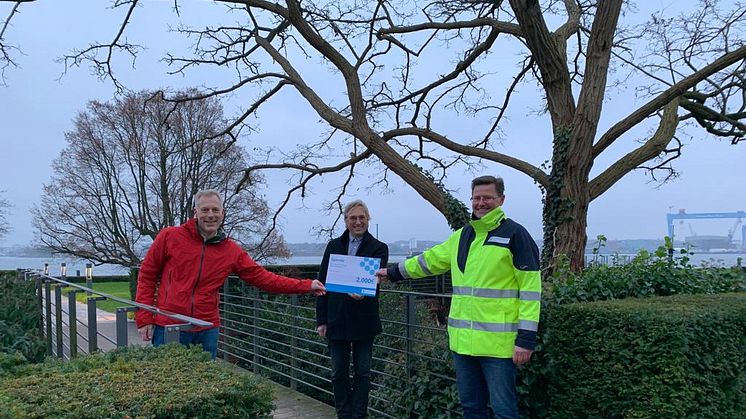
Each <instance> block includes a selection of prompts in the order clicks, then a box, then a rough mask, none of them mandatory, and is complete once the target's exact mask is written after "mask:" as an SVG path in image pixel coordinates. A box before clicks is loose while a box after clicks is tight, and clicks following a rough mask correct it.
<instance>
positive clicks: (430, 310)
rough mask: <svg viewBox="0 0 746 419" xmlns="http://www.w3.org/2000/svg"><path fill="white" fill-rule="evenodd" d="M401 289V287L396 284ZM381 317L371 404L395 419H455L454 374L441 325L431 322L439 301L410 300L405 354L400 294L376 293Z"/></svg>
mask: <svg viewBox="0 0 746 419" xmlns="http://www.w3.org/2000/svg"><path fill="white" fill-rule="evenodd" d="M396 289H397V291H406V290H407V287H406V286H400V285H397V286H396ZM380 302H381V318H382V319H385V320H384V327H383V328H384V333H383V335H381V336H379V337H378V338H376V345H377V346H378V347H379V348H380V351H378V352H375V353H374V358H383V359H384V360H385V361H384V362H378V363H375V364H374V365H375V368H374V369H375V370H377V371H380V372H381V373H380V374H378V375H377V376H376V378H375V380H376V382H377V383H378V386H376V387H375V388H374V389H373V391H372V392H371V402H370V405H371V408H372V409H377V410H379V411H382V412H386V413H388V414H390V415H393V416H395V417H418V418H428V419H430V418H434V419H435V418H438V419H446V418H460V417H462V415H463V414H462V412H461V408H460V403H459V399H458V389H457V386H456V380H455V378H456V374H455V372H454V369H453V361H452V358H451V351H450V350H449V349H448V335H447V333H446V330H445V325H443V324H441V325H438V324H436V321H435V319H436V318H437V316H436V315H435V314H434V311H436V310H437V309H438V308H441V306H440V305H439V304H440V303H443V301H439V299H437V298H423V297H419V299H418V300H417V301H416V303H415V305H414V306H415V313H414V316H415V317H416V322H415V323H416V325H417V326H416V327H414V328H413V329H412V330H411V332H412V333H413V339H412V348H411V353H409V354H407V345H406V336H407V330H406V324H407V318H406V298H404V296H403V295H401V294H394V293H381V297H380Z"/></svg>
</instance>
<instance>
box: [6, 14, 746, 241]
mask: <svg viewBox="0 0 746 419" xmlns="http://www.w3.org/2000/svg"><path fill="white" fill-rule="evenodd" d="M72 3H74V6H73V4H72ZM689 3H693V2H691V1H678V2H674V1H668V2H666V1H659V0H655V1H650V2H649V5H650V7H656V8H657V7H666V8H670V7H673V6H672V5H673V4H677V5H679V6H681V5H685V4H689ZM103 4H108V2H104V1H102V0H96V1H93V0H76V1H75V2H61V1H54V0H39V1H37V2H34V3H28V4H24V5H22V6H21V7H20V11H21V14H20V15H18V16H16V18H14V20H13V22H12V26H11V27H10V28H8V30H7V31H6V34H5V36H6V42H9V43H12V44H14V45H16V46H18V47H19V48H20V50H21V51H22V54H21V53H17V54H16V55H15V59H16V61H17V63H18V64H19V66H20V68H15V69H9V70H8V71H7V72H6V79H5V81H6V84H7V85H6V86H4V87H3V86H0V104H2V111H1V112H0V127H2V130H0V143H1V144H2V149H1V150H2V156H3V159H2V164H0V190H5V191H6V193H5V194H4V195H5V197H6V198H7V199H8V200H9V201H10V202H11V203H12V204H13V205H14V207H13V208H12V209H11V210H10V221H11V224H12V225H13V228H14V232H13V233H12V234H11V235H10V236H9V237H7V238H6V239H5V240H4V241H2V242H0V245H10V244H27V243H29V242H30V241H31V240H32V239H33V232H32V227H31V223H30V218H31V217H30V214H29V210H30V208H31V207H32V206H33V205H34V204H37V203H38V202H39V195H40V193H41V190H42V185H43V184H44V183H45V182H48V181H49V179H50V176H51V168H50V163H51V162H52V160H53V159H55V158H56V157H58V156H59V154H60V151H61V150H62V149H63V147H64V146H65V140H64V133H65V132H66V131H69V130H71V129H72V120H73V118H74V116H75V115H76V113H77V112H79V111H81V110H83V109H84V107H85V104H86V102H88V101H90V100H93V99H97V100H109V99H111V98H112V97H113V95H114V89H113V86H112V85H111V83H110V82H101V81H99V80H98V79H97V78H96V77H95V76H93V75H91V74H90V72H89V69H88V68H73V69H71V70H70V71H68V72H67V74H65V75H64V76H61V73H62V71H63V69H64V68H63V66H62V64H60V63H59V62H55V60H56V59H57V58H59V57H60V56H61V55H63V54H64V53H66V52H69V51H70V50H71V49H73V48H80V47H85V46H86V45H87V44H88V43H89V42H91V41H107V40H110V39H112V37H113V36H114V34H115V32H116V30H117V28H118V23H119V19H120V18H121V15H122V12H123V11H124V10H115V11H112V10H110V9H107V8H105V7H103ZM143 4H144V6H145V7H142V8H139V9H137V10H136V12H135V15H134V17H133V26H132V27H131V28H130V29H129V31H128V36H129V39H130V40H131V41H133V42H138V43H142V44H144V45H146V46H147V47H148V48H149V49H148V50H147V51H146V52H144V53H143V54H142V55H141V56H140V57H139V58H138V60H137V62H136V63H135V68H134V69H133V68H131V65H130V64H131V62H130V61H128V60H127V59H126V57H124V56H121V55H120V56H117V57H116V58H115V61H114V62H115V70H116V72H117V74H118V75H119V77H121V79H122V81H123V82H124V84H125V85H126V86H127V87H128V88H129V89H132V90H140V89H156V88H180V87H186V86H204V85H206V86H214V85H217V84H220V83H221V80H220V77H221V74H220V73H219V72H216V71H209V70H207V69H205V70H198V71H195V72H192V73H189V74H188V75H187V76H167V75H166V74H165V72H166V71H167V68H166V67H165V65H164V64H163V63H162V62H160V61H159V58H160V57H162V56H163V54H164V52H165V51H167V50H169V49H172V48H174V47H175V46H177V47H178V46H182V47H183V45H185V44H186V42H185V41H184V40H183V38H182V37H181V36H180V35H178V34H170V33H168V32H167V31H166V28H167V24H169V23H170V24H176V23H177V20H176V18H175V17H174V15H173V13H172V11H171V7H172V6H173V2H172V1H155V0H150V1H147V0H146V1H144V2H143ZM180 4H181V18H182V19H184V20H186V21H190V22H204V23H202V26H204V25H207V24H214V23H215V21H217V19H219V18H220V17H221V16H224V14H225V12H224V8H223V7H221V6H220V5H215V4H212V3H209V2H206V1H196V0H195V1H183V2H181V3H180ZM9 6H10V5H9V4H7V3H0V16H1V17H2V19H5V17H6V16H7V12H8V11H9V10H10V7H9ZM681 7H683V6H681ZM213 17H214V18H215V20H211V19H212V18H213ZM320 69H321V70H320ZM322 70H323V67H319V68H309V69H307V71H308V72H309V73H310V74H311V76H309V78H310V79H311V80H314V81H316V82H317V83H319V85H317V86H316V87H318V88H321V89H324V88H325V86H323V80H324V77H325V75H324V73H323V71H322ZM314 73H315V74H314ZM60 77H61V78H60ZM222 83H223V84H225V83H228V82H226V81H222ZM337 86H338V85H333V86H332V87H333V88H334V89H337V90H339V87H337ZM528 97H529V99H528V100H527V99H525V98H524V99H523V100H526V101H527V104H526V105H525V106H523V107H521V106H514V107H513V108H512V114H511V115H509V116H510V118H511V121H510V122H511V123H510V124H509V125H506V131H505V135H504V137H505V141H503V144H502V145H501V147H499V148H497V150H496V151H500V152H503V153H508V154H515V155H517V156H519V157H522V158H525V159H527V160H528V161H530V162H531V163H532V164H535V165H539V164H541V162H542V161H544V160H546V159H547V158H548V156H549V150H548V149H546V145H547V144H548V142H547V138H546V137H547V135H548V133H550V132H551V130H550V128H549V122H548V118H547V117H546V116H543V117H539V116H535V115H533V110H535V109H536V107H535V106H536V102H534V105H533V106H534V107H533V108H532V105H529V103H530V102H531V100H530V96H528ZM538 97H539V96H536V100H537V101H538ZM620 99H622V100H620ZM242 100H243V101H244V102H245V101H248V100H249V98H242V97H233V98H231V101H229V102H226V115H229V116H230V115H235V114H237V113H238V112H239V110H240V108H239V107H238V105H239V104H240V103H241V101H242ZM639 104H640V103H638V102H636V101H635V99H634V97H632V95H631V94H630V93H629V92H614V93H612V95H611V97H610V99H609V100H608V101H607V105H606V107H605V108H604V117H603V118H602V123H601V130H600V131H601V132H603V130H604V129H605V128H607V127H608V126H610V125H611V124H613V123H614V122H615V121H616V120H618V118H619V117H621V116H624V115H627V114H628V113H630V112H631V111H632V110H634V109H635V108H636V107H637V106H639ZM259 118H260V119H261V120H262V129H261V130H260V131H259V132H257V133H256V134H252V136H251V137H250V138H244V139H243V140H242V141H243V145H245V146H247V147H250V146H251V145H252V144H254V142H257V143H262V142H263V143H268V142H269V143H271V142H277V143H278V144H279V143H281V144H285V145H287V146H288V148H289V147H291V146H292V145H293V144H295V143H297V142H298V140H299V139H302V140H304V141H305V140H315V139H316V138H311V139H308V138H306V137H307V136H308V133H309V132H320V128H319V127H318V125H317V124H316V122H317V120H318V119H319V118H318V116H317V115H315V114H314V113H313V112H312V111H311V110H310V109H309V108H308V106H306V105H305V104H304V103H302V102H300V101H299V100H298V98H297V96H294V95H289V94H288V95H282V96H279V97H277V98H276V99H275V100H274V102H272V103H271V104H270V105H269V106H268V107H267V108H266V109H264V110H262V111H261V112H260V114H259ZM270 127H271V128H270ZM311 127H313V128H311ZM465 129H467V128H465ZM635 140H636V138H635V137H634V136H633V135H632V136H629V137H625V138H624V139H622V140H621V142H622V143H623V144H626V145H631V144H633V143H634V141H635ZM629 149H630V148H625V147H619V150H618V151H617V155H621V153H625V152H627V151H629ZM612 151H613V150H612ZM745 157H746V144H741V145H738V146H731V145H729V143H728V142H727V141H718V140H713V139H712V138H707V139H699V140H694V141H691V142H688V143H687V144H686V146H685V148H684V151H683V156H682V157H681V158H680V159H679V160H678V161H677V162H676V163H675V166H676V168H677V169H678V170H679V172H680V174H681V176H680V177H679V178H678V179H676V180H674V181H673V182H671V183H668V184H665V185H662V186H660V185H657V184H654V183H650V182H649V178H648V177H647V176H646V174H645V173H643V172H640V171H638V172H633V173H631V174H629V175H627V176H626V177H625V178H623V179H622V180H621V181H620V182H618V183H617V184H616V185H614V186H613V187H612V189H611V190H609V191H608V192H607V193H605V194H604V195H603V196H602V197H601V198H599V199H597V200H595V201H594V202H592V203H591V207H590V215H589V220H588V221H589V223H588V224H589V227H588V235H589V237H590V238H593V237H595V236H596V235H598V234H604V235H606V236H607V237H608V238H609V239H624V238H628V239H631V238H661V237H662V236H664V235H665V234H666V223H665V220H666V217H665V215H666V213H667V212H668V211H669V209H671V208H672V209H673V210H674V211H677V210H678V209H686V210H687V212H731V211H739V210H741V211H743V210H746V186H745V185H746V174H745V173H746V169H744V166H745V165H744V160H745V159H744V158H745ZM601 163H604V162H601ZM605 163H606V164H608V161H606V162H605ZM598 170H600V169H597V168H596V167H594V173H598ZM482 172H483V173H485V174H495V175H500V176H502V177H503V178H504V179H505V181H506V195H507V200H506V202H505V205H504V209H505V211H506V212H507V214H508V216H510V217H511V218H513V219H515V220H516V221H518V222H520V223H522V224H523V225H525V226H526V227H527V228H528V230H529V231H530V232H531V233H532V234H533V235H534V237H535V238H540V237H541V208H542V204H541V195H540V193H539V190H538V188H537V187H536V186H535V185H534V183H533V182H532V181H531V180H530V179H529V178H528V177H526V176H525V175H523V174H521V173H518V172H516V171H513V170H511V169H507V168H505V167H500V166H497V165H494V164H490V165H488V166H487V167H486V168H485V170H483V171H481V170H480V173H482ZM473 175H474V174H473V173H452V174H451V175H449V177H448V187H449V188H452V189H459V190H458V192H457V194H456V195H457V197H458V198H460V199H462V200H463V201H464V202H466V203H468V197H469V195H470V194H469V186H468V185H469V181H470V179H471V178H472V177H473ZM334 179H335V178H334V177H333V176H329V177H327V179H325V182H324V183H317V184H316V185H315V186H314V188H313V191H314V195H313V196H311V197H309V198H308V199H307V200H306V201H305V203H302V202H301V201H300V200H296V201H294V202H293V205H291V208H289V210H286V212H285V215H284V217H283V220H282V233H283V234H284V235H285V238H286V240H287V241H289V242H306V241H316V240H315V238H314V237H313V236H312V235H311V234H310V229H311V228H312V227H313V226H316V225H328V224H329V223H330V222H331V221H332V220H333V217H332V216H325V215H324V214H322V213H320V211H319V207H320V204H321V203H322V202H323V201H324V200H326V199H328V198H329V197H331V196H332V194H333V193H334V190H333V188H336V187H337V186H338V183H336V182H334ZM285 185H286V184H285V182H284V179H283V178H282V177H281V176H279V175H277V176H275V175H271V176H269V183H268V187H267V190H266V191H265V193H266V195H267V198H268V201H269V203H270V205H272V206H276V205H277V204H278V203H279V202H280V199H281V197H284V195H285V192H286V190H285V188H284V187H285ZM365 186H367V185H366V179H365V177H364V176H359V177H358V178H356V181H355V183H354V185H353V188H352V190H351V193H350V194H349V195H348V196H349V199H354V198H361V199H364V200H365V201H367V202H368V204H369V206H370V208H371V212H372V216H373V221H372V224H371V231H372V232H375V229H376V227H377V228H378V232H379V237H380V238H381V239H382V240H384V241H394V240H402V239H408V238H410V237H416V238H420V239H429V240H442V239H445V238H446V237H447V236H448V234H449V233H450V230H449V228H448V226H447V224H446V222H445V220H444V218H443V217H442V216H441V215H440V214H439V213H438V212H437V211H435V210H434V209H433V208H432V207H431V206H430V205H429V204H427V203H426V202H425V201H424V200H423V199H422V198H420V197H419V195H417V194H416V193H415V192H414V190H412V189H411V188H410V187H409V186H407V185H405V184H403V183H402V182H400V181H398V180H395V182H393V183H392V186H393V188H394V189H395V192H394V193H392V194H386V195H381V194H380V193H379V192H378V191H373V192H368V191H366V190H365V189H364V188H365ZM744 221H745V222H746V220H744ZM734 222H735V220H720V221H697V222H693V223H691V228H690V226H689V225H685V226H682V228H685V229H687V231H689V230H691V231H695V232H696V233H698V234H721V235H724V234H726V233H727V231H728V229H729V228H731V227H732V226H733V223H734Z"/></svg>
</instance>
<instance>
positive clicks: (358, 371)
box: [316, 200, 389, 419]
mask: <svg viewBox="0 0 746 419" xmlns="http://www.w3.org/2000/svg"><path fill="white" fill-rule="evenodd" d="M344 218H345V225H346V227H347V229H346V230H345V232H344V233H342V235H341V236H340V237H338V238H336V239H334V240H332V241H330V242H329V244H328V245H327V246H326V251H325V252H324V258H323V259H322V261H321V269H320V272H319V279H320V280H321V281H322V282H324V283H325V282H326V274H327V270H328V268H329V255H332V254H337V255H352V256H366V257H372V258H380V259H381V267H385V266H386V264H387V263H388V258H389V248H388V246H386V244H385V243H382V242H380V241H378V240H376V239H375V238H374V237H373V236H372V235H371V234H370V233H368V222H369V221H370V213H369V212H368V207H367V206H366V205H365V203H363V201H360V200H356V201H352V202H350V203H349V204H347V206H346V207H345V209H344ZM316 324H317V327H316V330H317V331H318V332H319V335H320V336H322V337H326V338H327V340H328V342H329V354H330V355H331V359H332V387H333V389H334V404H335V407H336V409H337V417H338V418H340V419H342V418H365V417H366V414H367V410H368V393H369V392H370V369H371V364H372V361H373V338H374V337H375V336H376V335H377V334H380V333H381V331H382V328H381V318H380V316H379V314H378V295H376V296H374V297H370V296H362V295H358V294H341V293H335V292H330V293H328V294H326V295H324V296H322V297H319V298H318V299H317V300H316ZM350 352H352V363H353V366H354V377H353V380H352V385H350Z"/></svg>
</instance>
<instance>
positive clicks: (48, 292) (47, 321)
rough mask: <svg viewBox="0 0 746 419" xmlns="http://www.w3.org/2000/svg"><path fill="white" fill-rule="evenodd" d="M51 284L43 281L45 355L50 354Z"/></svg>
mask: <svg viewBox="0 0 746 419" xmlns="http://www.w3.org/2000/svg"><path fill="white" fill-rule="evenodd" d="M51 288H52V284H51V283H50V281H44V300H45V301H44V303H45V304H44V305H45V309H46V310H45V312H46V315H45V317H44V323H45V325H46V332H45V335H44V337H45V338H46V340H47V355H50V356H51V355H52V291H51Z"/></svg>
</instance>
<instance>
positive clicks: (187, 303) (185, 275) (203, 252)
mask: <svg viewBox="0 0 746 419" xmlns="http://www.w3.org/2000/svg"><path fill="white" fill-rule="evenodd" d="M223 213H224V211H223V201H222V199H221V197H220V193H219V192H217V191H213V190H205V191H200V192H197V194H196V195H195V197H194V218H192V219H190V220H189V221H187V222H186V223H184V224H182V225H180V226H178V227H166V228H164V229H163V230H161V231H160V232H159V233H158V235H157V236H156V238H155V241H153V244H152V245H151V246H150V249H149V250H148V253H147V254H146V255H145V258H144V259H143V262H142V265H141V266H140V273H139V275H138V278H137V296H136V298H135V301H137V302H138V303H143V304H148V305H154V306H156V307H158V308H159V309H161V310H164V311H168V312H171V313H176V314H182V315H185V316H189V317H194V318H197V319H200V320H204V321H208V322H210V323H212V327H204V328H194V329H192V330H190V331H182V332H179V342H181V343H182V344H183V345H197V344H201V345H202V347H203V348H204V349H205V350H206V351H208V352H210V355H211V356H212V358H213V359H215V355H216V353H217V345H218V326H220V315H219V313H218V302H219V298H218V292H219V291H220V287H222V286H223V283H224V282H225V280H226V279H227V278H228V275H229V274H231V273H234V274H236V275H238V277H239V278H241V279H242V280H244V281H246V282H248V283H249V284H251V285H253V286H255V287H257V288H260V289H262V290H264V291H267V292H271V293H286V294H304V293H308V292H310V293H313V294H315V295H321V294H323V293H324V285H323V284H321V282H319V281H318V280H313V281H311V280H299V279H293V278H288V277H284V276H281V275H276V274H274V273H272V272H269V271H267V270H265V269H264V268H263V267H261V266H259V265H258V264H257V263H256V262H254V260H253V259H251V256H249V254H248V253H246V251H245V250H243V249H242V248H241V247H240V246H239V245H238V244H237V243H236V242H234V241H233V240H231V239H230V238H228V237H226V236H225V234H224V233H223V231H222V230H221V229H220V228H221V226H222V224H223ZM156 287H157V289H158V292H157V301H156ZM135 321H136V323H137V327H138V329H137V330H138V332H140V336H141V337H142V338H143V340H146V341H152V342H153V346H159V345H161V344H163V343H164V342H165V328H164V326H167V325H170V324H176V323H179V321H177V320H174V319H172V318H170V317H168V316H165V315H163V314H157V315H156V314H154V313H151V312H149V311H147V310H142V309H141V310H138V311H137V313H136V314H135Z"/></svg>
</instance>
